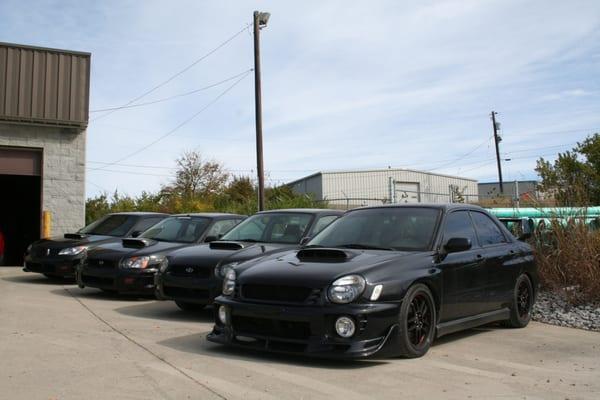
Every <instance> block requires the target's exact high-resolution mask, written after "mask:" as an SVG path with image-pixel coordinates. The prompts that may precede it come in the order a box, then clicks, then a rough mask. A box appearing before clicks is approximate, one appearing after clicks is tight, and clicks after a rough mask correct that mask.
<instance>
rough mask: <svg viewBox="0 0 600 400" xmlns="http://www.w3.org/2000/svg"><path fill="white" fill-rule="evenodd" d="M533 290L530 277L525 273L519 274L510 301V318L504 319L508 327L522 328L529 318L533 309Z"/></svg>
mask: <svg viewBox="0 0 600 400" xmlns="http://www.w3.org/2000/svg"><path fill="white" fill-rule="evenodd" d="M533 300H534V292H533V285H532V284H531V279H529V277H528V276H527V275H526V274H521V275H519V277H518V278H517V280H516V282H515V288H514V289H513V296H512V302H511V306H510V318H509V319H508V320H507V321H505V324H504V325H506V326H508V327H509V328H524V327H526V326H527V324H529V321H530V320H531V311H532V309H533Z"/></svg>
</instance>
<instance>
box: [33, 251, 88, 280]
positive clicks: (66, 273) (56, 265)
mask: <svg viewBox="0 0 600 400" xmlns="http://www.w3.org/2000/svg"><path fill="white" fill-rule="evenodd" d="M81 259H82V257H78V256H56V257H43V258H38V257H36V258H34V257H31V256H26V257H25V262H24V263H23V271H25V272H36V273H39V274H45V275H52V276H58V277H63V278H74V277H75V270H76V269H77V267H78V266H79V264H80V263H81Z"/></svg>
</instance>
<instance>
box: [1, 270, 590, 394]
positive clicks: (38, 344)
mask: <svg viewBox="0 0 600 400" xmlns="http://www.w3.org/2000/svg"><path fill="white" fill-rule="evenodd" d="M211 327H212V315H211V313H210V312H209V311H205V312H201V313H197V314H189V313H185V312H183V311H180V310H179V309H178V308H177V306H176V305H175V304H174V303H172V302H159V301H155V300H152V299H138V298H131V297H122V296H115V295H109V294H106V293H103V292H100V291H98V290H95V289H84V290H81V289H79V288H77V287H76V286H75V285H74V284H72V283H70V282H65V281H53V280H49V279H47V278H46V277H44V276H42V275H38V274H31V273H24V272H21V270H20V269H19V268H14V267H12V268H11V267H0V338H1V339H0V399H11V400H16V399H27V400H31V399H44V400H48V399H337V398H343V399H348V400H350V399H392V398H393V399H467V398H472V399H561V400H564V399H600V333H598V332H589V331H584V330H579V329H572V328H563V327H556V326H551V325H545V324H541V323H531V324H530V325H529V326H528V327H527V328H525V329H504V328H501V327H498V326H486V327H482V328H478V329H472V330H469V331H465V332H461V333H458V334H454V335H451V336H448V337H444V338H442V339H440V340H438V341H437V342H436V343H435V345H434V346H433V347H432V348H431V350H430V351H429V353H428V354H427V355H426V356H425V357H424V358H421V359H414V360H404V359H386V360H366V361H353V362H349V361H325V360H314V359H308V358H303V357H291V356H282V355H272V354H263V353H259V352H254V351H246V350H243V349H231V348H225V347H222V346H219V345H217V344H213V343H210V342H207V341H206V334H207V333H208V332H209V331H210V330H211Z"/></svg>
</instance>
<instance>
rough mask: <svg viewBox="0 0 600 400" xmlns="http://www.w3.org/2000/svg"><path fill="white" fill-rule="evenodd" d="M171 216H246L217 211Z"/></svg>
mask: <svg viewBox="0 0 600 400" xmlns="http://www.w3.org/2000/svg"><path fill="white" fill-rule="evenodd" d="M171 216H172V217H204V218H225V219H227V218H235V217H239V218H246V215H241V214H230V213H218V212H206V213H187V214H173V215H171Z"/></svg>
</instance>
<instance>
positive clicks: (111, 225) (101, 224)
mask: <svg viewBox="0 0 600 400" xmlns="http://www.w3.org/2000/svg"><path fill="white" fill-rule="evenodd" d="M138 220H139V216H136V215H107V216H106V217H104V218H101V219H99V220H98V221H95V222H92V223H91V224H89V225H88V226H86V227H85V228H83V229H81V230H80V231H79V232H80V233H85V234H87V235H106V236H125V235H126V234H127V232H129V231H130V230H131V228H132V227H133V226H134V225H135V223H136V222H137V221H138Z"/></svg>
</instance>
